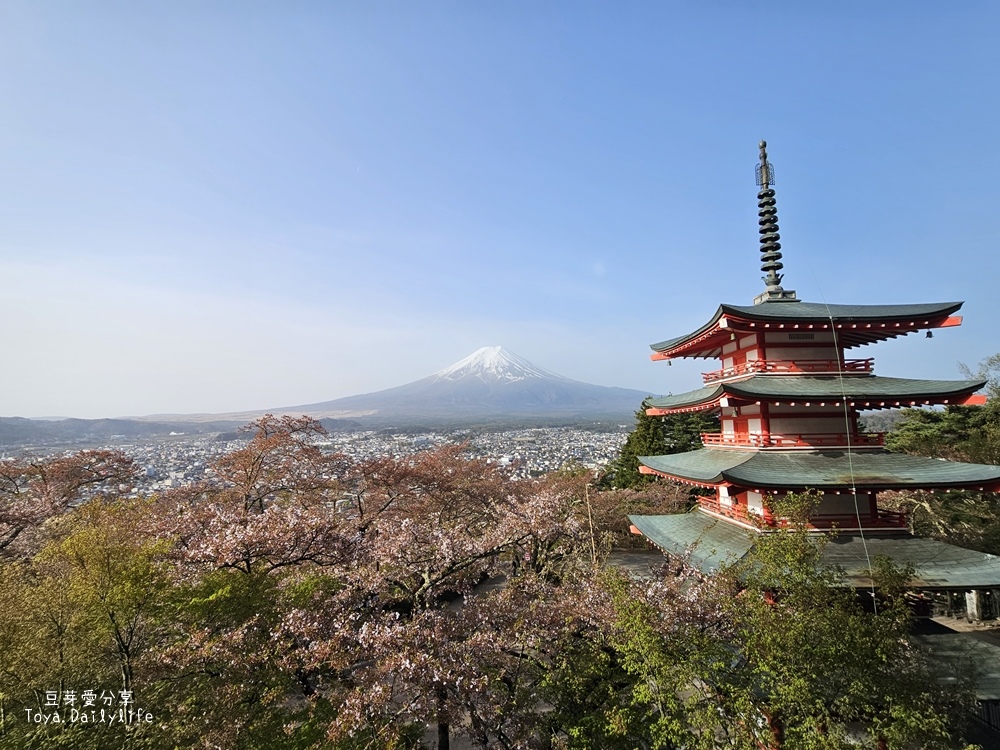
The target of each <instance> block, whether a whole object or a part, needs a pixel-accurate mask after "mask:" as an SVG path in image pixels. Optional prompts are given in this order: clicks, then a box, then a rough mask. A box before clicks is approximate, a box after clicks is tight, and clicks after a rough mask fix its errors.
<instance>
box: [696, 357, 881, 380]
mask: <svg viewBox="0 0 1000 750" xmlns="http://www.w3.org/2000/svg"><path fill="white" fill-rule="evenodd" d="M874 368H875V359H874V358H872V357H868V358H867V359H845V360H844V361H843V362H841V361H840V360H837V359H795V360H771V359H755V360H753V361H750V362H743V363H741V364H738V365H733V366H732V367H723V368H722V369H721V370H716V371H715V372H703V373H702V374H701V377H702V380H703V381H704V382H706V383H714V382H715V381H717V380H727V379H729V378H735V377H738V376H741V375H760V374H764V375H801V374H802V373H813V374H815V373H833V374H839V373H848V374H852V375H853V374H859V373H860V374H864V373H870V372H872V370H873V369H874Z"/></svg>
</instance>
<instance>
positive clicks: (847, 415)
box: [809, 268, 878, 615]
mask: <svg viewBox="0 0 1000 750" xmlns="http://www.w3.org/2000/svg"><path fill="white" fill-rule="evenodd" d="M809 271H810V273H812V268H810V269H809ZM813 278H814V280H815V274H813ZM817 286H819V285H817ZM819 296H820V299H822V300H823V306H824V307H826V316H827V318H828V319H829V320H830V333H831V334H833V348H834V352H835V353H836V355H837V377H838V379H839V381H840V394H841V403H842V404H843V406H844V427H845V428H846V429H845V431H844V433H845V435H846V436H847V469H848V472H849V473H850V475H851V496H852V497H853V498H854V515H855V517H856V518H857V519H858V535H859V536H860V537H861V547H862V549H864V551H865V561H866V562H867V563H868V578H869V580H870V581H871V594H872V606H873V607H874V608H875V614H876V615H877V614H878V599H877V598H876V596H875V578H874V576H873V575H872V573H873V571H872V559H871V557H870V556H869V554H868V541H867V540H866V539H865V530H864V528H863V525H864V524H862V522H861V509H860V508H859V507H858V488H857V484H856V482H855V477H854V453H853V451H852V449H853V445H852V442H851V429H852V427H853V425H852V424H851V412H850V409H849V408H848V406H847V386H846V385H845V384H844V363H843V357H842V356H841V349H840V341H839V339H838V337H837V329H836V327H835V325H834V322H833V312H832V311H831V310H830V303H829V302H827V301H826V295H825V294H823V290H822V289H820V294H819ZM875 512H876V513H878V507H876V508H875Z"/></svg>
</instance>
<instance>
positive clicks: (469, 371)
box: [433, 346, 568, 383]
mask: <svg viewBox="0 0 1000 750" xmlns="http://www.w3.org/2000/svg"><path fill="white" fill-rule="evenodd" d="M433 378H434V380H435V381H441V380H461V379H463V378H478V379H479V380H482V381H484V382H494V383H495V382H507V383H514V382H517V381H519V380H528V379H529V378H547V379H555V380H568V378H564V377H562V376H560V375H556V374H554V373H551V372H548V371H547V370H543V369H542V368H541V367H537V366H535V365H533V364H531V362H529V361H528V360H526V359H524V358H523V357H519V356H517V355H516V354H513V353H512V352H509V351H507V350H506V349H504V348H503V347H502V346H484V347H482V348H481V349H477V350H476V351H474V352H473V353H472V354H470V355H469V356H468V357H466V358H465V359H463V360H460V361H458V362H456V363H455V364H453V365H451V366H449V367H446V368H444V369H443V370H439V371H438V372H436V373H434V375H433Z"/></svg>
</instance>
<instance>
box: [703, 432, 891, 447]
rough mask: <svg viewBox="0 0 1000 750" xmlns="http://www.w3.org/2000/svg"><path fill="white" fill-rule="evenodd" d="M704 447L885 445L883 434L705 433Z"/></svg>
mask: <svg viewBox="0 0 1000 750" xmlns="http://www.w3.org/2000/svg"><path fill="white" fill-rule="evenodd" d="M701 444H702V445H704V446H707V447H718V446H722V447H727V446H728V447H731V448H737V447H739V448H828V447H831V446H834V447H838V448H847V447H851V448H876V447H881V446H883V445H885V433H884V432H862V433H858V434H856V435H844V434H831V433H801V434H785V435H760V434H756V433H747V432H703V433H701Z"/></svg>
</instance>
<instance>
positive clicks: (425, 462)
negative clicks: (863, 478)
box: [0, 406, 1000, 750]
mask: <svg viewBox="0 0 1000 750" xmlns="http://www.w3.org/2000/svg"><path fill="white" fill-rule="evenodd" d="M637 418H638V425H637V429H636V431H635V432H633V433H632V437H630V439H629V443H628V444H627V445H626V448H625V450H623V453H622V458H621V459H619V461H618V462H617V464H616V465H615V466H613V467H610V469H609V471H608V472H607V473H606V474H605V476H603V477H595V476H593V475H592V473H590V472H588V471H585V470H582V469H580V468H575V467H566V469H565V470H563V471H560V472H556V473H554V474H551V475H548V476H544V477H541V478H536V479H524V480H516V479H513V478H512V477H511V476H510V475H509V474H508V473H506V471H505V470H504V469H503V468H501V467H498V466H497V465H495V464H491V463H489V462H488V461H485V460H482V459H475V458H470V457H468V456H466V455H465V454H464V453H463V448H462V446H460V445H458V446H448V447H443V448H435V449H430V450H426V451H423V452H420V453H418V454H416V455H415V456H409V457H391V456H386V457H379V458H375V459H370V460H365V461H350V460H348V459H346V458H345V457H343V456H340V455H336V454H327V453H323V452H322V451H320V450H319V449H318V448H317V447H316V446H315V445H314V439H315V438H317V437H318V436H320V435H321V434H322V431H323V428H322V426H321V425H320V424H319V423H317V422H316V421H314V420H311V419H309V418H305V417H303V418H290V417H282V418H275V417H265V418H263V419H261V420H259V421H258V422H256V423H254V424H253V425H251V428H250V429H251V431H252V432H251V434H252V439H251V440H250V441H249V442H247V443H246V444H245V447H243V448H241V449H239V450H236V451H234V452H232V453H230V454H228V455H226V456H224V457H223V458H221V459H219V460H218V461H217V462H216V463H215V464H214V466H213V472H214V476H213V478H212V480H211V481H206V482H205V483H203V484H201V485H197V486H190V487H185V488H180V489H176V490H172V491H169V492H165V493H163V494H160V495H157V496H153V497H143V498H130V497H126V496H125V493H124V492H123V490H125V489H126V488H128V487H129V486H130V484H129V482H130V479H131V478H132V477H133V476H134V472H135V471H136V467H135V466H134V465H132V463H131V462H130V461H129V459H127V458H126V457H125V456H124V455H122V454H120V453H117V452H114V451H108V450H94V451H81V452H79V453H75V454H72V455H65V456H56V457H49V458H37V457H31V456H23V457H20V458H15V459H10V460H5V461H2V462H0V567H2V571H0V648H2V653H3V657H2V669H0V747H3V748H8V747H9V748H19V749H20V748H73V749H74V750H75V749H77V748H80V749H94V750H99V749H100V750H104V749H105V748H108V749H111V748H136V749H137V750H138V749H146V748H149V749H150V750H153V749H159V748H206V749H207V748H226V749H229V748H289V749H291V748H296V749H298V748H302V749H305V748H323V749H328V750H348V749H355V748H359V749H360V748H369V749H372V750H374V749H376V748H442V749H443V748H449V747H456V748H457V747H463V748H469V747H471V748H546V749H552V750H555V749H557V748H592V749H595V750H597V749H602V748H607V749H609V750H617V749H619V748H620V749H621V750H633V749H634V748H687V749H691V750H694V749H698V748H702V749H704V750H710V749H712V750H714V749H716V748H732V749H733V750H742V749H743V748H746V749H747V750H751V749H753V750H756V749H757V748H790V749H795V748H808V749H812V748H817V749H818V748H848V747H851V748H855V747H871V748H879V749H880V750H881V749H882V748H928V749H931V748H956V747H957V748H963V747H966V746H967V745H966V744H965V743H964V741H963V740H962V739H961V738H962V736H963V725H962V719H963V717H965V716H967V715H969V714H970V711H971V706H972V702H973V698H972V694H971V692H970V691H969V690H968V689H967V686H965V687H963V686H962V685H955V684H953V683H949V684H948V685H945V684H944V683H942V682H941V681H940V680H939V679H938V677H937V675H935V674H934V672H933V671H932V669H931V667H930V666H929V662H928V661H927V658H926V654H924V653H922V652H921V651H920V649H919V648H917V647H916V646H915V645H914V644H913V643H912V642H911V641H910V640H908V639H907V637H906V634H907V632H908V630H909V627H910V618H911V613H910V611H909V608H908V607H907V605H906V602H905V597H904V596H903V589H904V587H905V584H906V580H907V578H908V576H909V574H910V573H912V571H907V570H900V569H896V568H894V567H893V566H892V565H891V564H890V563H889V562H888V561H885V560H879V561H876V562H875V563H874V564H873V568H874V569H873V571H872V573H873V577H874V578H875V579H876V580H877V581H878V584H879V585H878V587H877V598H876V605H875V607H874V611H872V606H870V605H871V603H870V602H869V603H868V604H867V605H866V604H865V603H864V602H863V601H861V600H859V599H858V598H857V597H856V596H855V594H854V592H853V591H852V590H850V589H848V588H846V587H844V586H842V585H841V583H840V578H839V573H838V571H837V570H833V569H829V568H825V567H824V566H823V565H822V564H821V563H820V562H819V552H818V547H817V544H816V542H815V540H812V539H810V538H809V536H808V535H807V533H806V532H805V530H804V517H805V516H806V515H807V514H808V508H809V504H810V496H809V494H808V493H807V494H805V495H801V496H791V497H789V498H788V499H786V500H785V501H784V503H785V504H784V505H783V506H782V507H781V508H780V509H779V510H780V512H781V513H782V514H783V515H785V516H787V517H789V518H791V519H793V520H795V519H799V522H797V523H793V524H792V525H791V526H790V527H789V528H788V529H786V530H783V531H780V532H776V533H773V534H769V535H766V536H765V537H764V538H762V541H761V543H760V544H758V545H757V548H756V549H755V550H754V552H753V553H752V554H751V556H750V557H748V558H747V559H745V560H744V561H742V562H740V563H737V564H734V565H732V566H730V567H728V568H726V569H724V570H723V571H721V572H720V573H719V575H716V576H713V577H712V578H711V579H705V578H701V577H698V576H696V575H694V574H692V572H691V571H690V570H689V569H687V568H686V567H685V566H684V565H683V561H674V562H673V563H671V564H669V565H668V564H666V563H667V561H666V560H664V564H663V565H662V566H659V567H658V568H656V569H655V570H654V571H653V572H652V573H651V575H650V577H648V578H643V579H640V578H635V577H631V576H628V575H626V574H625V573H623V572H622V571H621V570H619V569H618V568H616V567H615V566H614V565H609V564H608V563H607V559H608V554H609V551H610V550H611V549H612V548H613V547H622V546H628V545H635V544H636V543H641V542H637V541H636V540H635V539H634V538H630V536H629V534H628V530H627V529H628V521H627V518H626V516H627V514H628V513H647V514H648V513H669V512H682V511H684V510H685V509H687V508H688V507H689V506H690V503H691V497H690V495H689V494H688V489H686V488H683V487H680V486H678V485H673V484H670V483H667V482H661V481H649V480H648V478H646V477H641V478H640V476H639V475H638V474H637V473H634V469H635V467H634V465H633V464H632V463H630V462H632V461H633V458H634V456H635V455H639V454H641V453H644V452H645V451H647V450H649V449H650V448H652V449H654V450H661V451H676V450H686V449H687V448H688V447H690V444H691V442H692V441H693V440H696V439H697V432H698V430H699V429H700V427H699V426H698V425H696V424H691V423H690V422H687V421H684V420H681V421H680V422H676V423H670V422H669V420H668V421H664V420H657V421H655V422H653V421H646V420H648V418H645V417H644V416H643V415H642V414H641V413H640V414H639V415H637ZM657 441H659V442H657ZM890 444H891V445H892V446H893V447H894V448H895V449H897V450H906V451H912V452H922V453H923V454H925V455H947V456H948V457H957V458H972V459H974V460H980V461H982V462H995V460H996V459H997V457H998V455H1000V453H998V451H997V447H998V446H1000V417H998V412H997V411H996V409H994V408H993V407H992V406H987V407H953V408H950V409H948V410H946V411H942V412H917V411H914V412H913V413H905V414H904V415H903V418H902V420H901V422H900V424H899V426H898V427H897V428H896V429H895V430H894V432H893V434H892V435H891V436H890ZM995 500H996V498H995V497H994V496H985V495H975V494H974V493H947V494H946V495H941V494H939V495H934V496H924V495H922V494H921V493H914V494H911V495H904V494H900V495H898V496H897V497H895V498H894V499H893V502H894V503H896V504H897V505H898V506H899V507H900V508H906V509H908V510H909V511H910V512H911V515H912V518H913V523H914V524H915V530H916V531H917V532H919V533H924V534H928V535H935V536H938V537H939V538H944V539H948V540H949V541H953V542H954V541H956V538H957V539H958V540H959V543H963V544H965V545H966V546H974V547H976V548H978V549H984V550H990V551H993V550H997V548H998V547H1000V514H997V513H996V511H995V510H994V507H995Z"/></svg>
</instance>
